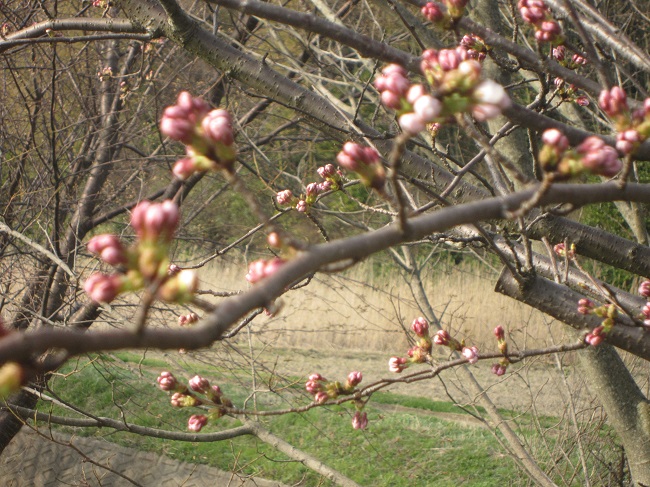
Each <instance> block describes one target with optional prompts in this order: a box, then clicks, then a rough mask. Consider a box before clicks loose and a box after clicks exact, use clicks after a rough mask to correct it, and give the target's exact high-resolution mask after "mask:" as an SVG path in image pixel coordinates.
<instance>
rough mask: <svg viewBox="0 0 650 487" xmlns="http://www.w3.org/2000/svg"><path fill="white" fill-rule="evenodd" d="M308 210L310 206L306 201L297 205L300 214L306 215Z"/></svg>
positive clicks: (300, 201) (301, 201)
mask: <svg viewBox="0 0 650 487" xmlns="http://www.w3.org/2000/svg"><path fill="white" fill-rule="evenodd" d="M308 208H309V205H308V204H307V202H306V201H305V200H299V201H298V203H296V210H298V212H299V213H306V212H307V209H308Z"/></svg>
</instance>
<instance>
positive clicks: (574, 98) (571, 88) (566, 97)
mask: <svg viewBox="0 0 650 487" xmlns="http://www.w3.org/2000/svg"><path fill="white" fill-rule="evenodd" d="M560 47H562V46H560ZM553 83H554V84H555V94H556V95H558V96H559V97H560V98H561V99H562V100H563V101H567V102H574V103H576V104H578V105H580V106H581V107H586V106H589V103H590V102H589V98H588V97H587V96H586V95H580V94H579V92H578V88H577V87H576V85H574V84H572V83H567V82H565V81H564V80H563V79H562V78H555V80H554V81H553Z"/></svg>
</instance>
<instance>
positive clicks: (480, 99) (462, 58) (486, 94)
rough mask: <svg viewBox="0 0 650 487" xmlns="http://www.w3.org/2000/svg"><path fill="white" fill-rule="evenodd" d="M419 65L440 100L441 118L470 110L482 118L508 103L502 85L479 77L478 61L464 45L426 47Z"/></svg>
mask: <svg viewBox="0 0 650 487" xmlns="http://www.w3.org/2000/svg"><path fill="white" fill-rule="evenodd" d="M420 68H421V70H422V73H423V74H424V76H425V77H426V79H427V81H428V83H429V85H430V86H431V88H432V90H433V92H434V93H435V94H436V96H437V98H438V99H439V100H440V102H441V110H440V113H439V114H438V118H439V119H440V120H446V119H448V118H449V117H452V116H453V115H454V114H457V113H465V112H470V113H471V114H472V115H473V116H474V118H476V119H477V120H479V121H485V120H488V119H491V118H494V117H496V116H498V115H500V114H501V112H502V111H503V110H504V109H505V108H508V107H509V106H510V98H509V97H508V95H507V93H506V91H505V90H504V89H503V86H501V85H500V84H498V83H496V82H495V81H493V80H483V81H481V79H480V78H481V72H482V68H481V63H479V62H478V61H477V60H476V59H472V56H470V55H469V51H468V48H467V47H465V46H463V45H461V46H458V47H457V48H455V49H441V50H440V51H437V50H435V49H427V50H426V51H424V52H423V53H422V61H421V63H420Z"/></svg>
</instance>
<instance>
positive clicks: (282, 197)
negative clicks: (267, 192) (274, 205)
mask: <svg viewBox="0 0 650 487" xmlns="http://www.w3.org/2000/svg"><path fill="white" fill-rule="evenodd" d="M275 199H276V200H278V204H279V205H289V204H291V200H292V199H293V193H292V192H291V190H290V189H285V190H284V191H279V192H278V193H277V194H276V195H275Z"/></svg>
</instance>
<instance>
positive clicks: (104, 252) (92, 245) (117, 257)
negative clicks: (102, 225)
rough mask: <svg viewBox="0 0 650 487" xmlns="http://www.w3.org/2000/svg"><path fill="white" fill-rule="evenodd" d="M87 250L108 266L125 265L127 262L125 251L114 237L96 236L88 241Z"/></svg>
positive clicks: (108, 235)
mask: <svg viewBox="0 0 650 487" xmlns="http://www.w3.org/2000/svg"><path fill="white" fill-rule="evenodd" d="M87 248H88V250H89V251H90V252H92V253H93V254H98V255H99V256H100V257H101V258H102V260H103V261H104V262H106V263H108V264H110V265H114V266H116V265H120V264H125V263H126V261H127V257H126V250H125V249H124V247H123V246H122V243H121V242H120V239H119V238H118V237H117V236H116V235H111V234H103V235H96V236H94V237H93V238H91V239H90V240H89V241H88V245H87Z"/></svg>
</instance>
